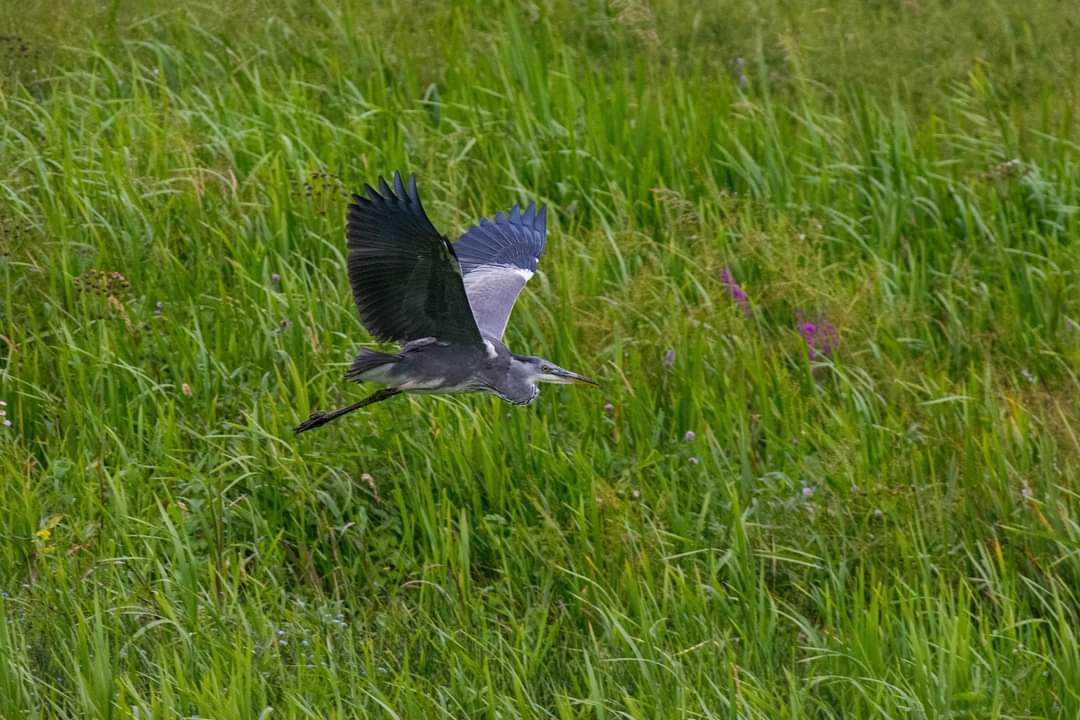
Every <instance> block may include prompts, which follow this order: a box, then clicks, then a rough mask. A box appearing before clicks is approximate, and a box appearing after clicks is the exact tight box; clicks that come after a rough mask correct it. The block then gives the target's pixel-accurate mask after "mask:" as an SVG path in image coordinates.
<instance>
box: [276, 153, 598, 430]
mask: <svg viewBox="0 0 1080 720" xmlns="http://www.w3.org/2000/svg"><path fill="white" fill-rule="evenodd" d="M366 191H367V197H362V196H360V195H353V200H352V202H351V203H350V204H349V213H348V218H347V223H346V238H347V240H348V243H347V244H348V250H349V256H348V265H349V283H350V284H351V285H352V291H353V298H354V299H355V300H356V307H357V308H358V309H359V311H360V320H361V322H362V323H363V324H364V327H366V328H367V329H368V332H370V333H371V334H372V335H373V336H374V337H375V338H376V339H377V340H380V341H383V342H396V343H399V345H400V350H399V351H398V352H396V353H383V352H376V351H374V350H367V349H364V350H361V351H360V354H359V355H357V356H356V359H355V360H353V362H352V366H351V367H350V368H349V370H348V372H346V373H345V378H346V379H348V380H351V381H353V382H358V383H359V382H375V383H380V384H382V385H386V386H387V387H384V388H382V389H380V390H377V391H375V392H374V393H372V394H371V395H369V396H368V397H366V398H364V399H363V400H360V401H359V402H356V403H353V404H352V405H347V406H345V407H343V408H339V409H337V410H332V411H329V412H316V413H313V414H312V415H311V416H310V417H308V419H307V420H305V421H304V422H302V423H300V425H298V426H297V427H296V432H298V433H301V432H304V431H305V430H310V429H312V428H316V427H319V426H320V425H325V424H326V423H328V422H330V421H331V420H335V419H337V418H339V417H341V416H342V415H345V414H347V413H351V412H352V411H354V410H359V409H360V408H362V407H365V406H367V405H371V404H372V403H377V402H380V401H382V400H386V399H387V398H391V397H393V396H395V395H399V394H401V393H418V394H429V395H435V394H451V393H465V392H476V391H479V392H488V393H492V394H494V395H498V396H499V397H501V398H502V399H503V400H505V401H506V402H508V403H511V404H513V405H528V404H529V403H531V402H533V401H534V400H536V398H537V396H539V395H540V389H539V388H538V387H537V384H538V383H542V382H546V383H558V384H567V383H584V384H587V385H596V384H597V383H596V381H594V380H590V379H589V378H587V377H584V376H582V375H578V374H577V373H573V372H570V371H569V370H565V369H563V368H561V367H559V366H558V365H556V364H555V363H553V362H551V361H550V360H545V359H543V358H539V357H533V356H530V355H515V354H513V353H512V352H510V350H508V349H507V347H506V345H504V344H503V341H502V337H503V332H504V331H505V330H506V322H507V320H509V318H510V311H511V310H512V309H513V307H514V302H515V301H516V300H517V297H518V294H519V293H520V292H521V289H522V288H523V287H525V283H526V282H528V280H529V278H530V277H532V275H533V272H534V271H535V270H536V263H537V262H538V261H539V260H540V256H541V255H543V254H544V240H545V237H546V235H547V209H546V208H541V209H540V210H539V211H537V209H536V205H535V204H530V205H529V206H528V207H527V208H525V211H524V212H522V211H521V209H520V208H519V207H518V206H516V205H515V206H514V207H513V208H512V209H511V210H510V212H509V213H502V212H500V213H499V214H497V215H496V216H495V219H494V220H489V219H487V218H484V219H482V220H481V221H480V223H479V224H477V225H474V226H473V227H471V228H469V229H468V230H467V231H465V234H464V235H462V236H461V237H460V238H458V240H457V242H455V243H453V244H451V243H450V241H449V240H448V239H447V238H445V237H444V236H442V235H440V234H439V231H438V230H436V229H435V227H434V226H433V225H432V224H431V221H430V220H428V217H427V215H426V214H425V213H424V208H423V206H421V204H420V196H419V195H418V194H417V191H416V175H415V174H414V175H410V176H409V187H408V189H406V188H405V186H404V185H403V183H402V181H401V174H400V173H395V174H394V187H393V188H392V189H391V188H390V186H389V185H388V184H387V183H386V180H384V179H383V178H381V177H380V178H379V190H378V191H376V190H375V189H374V188H372V187H371V186H370V185H369V186H366Z"/></svg>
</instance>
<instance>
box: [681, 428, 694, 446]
mask: <svg viewBox="0 0 1080 720" xmlns="http://www.w3.org/2000/svg"><path fill="white" fill-rule="evenodd" d="M696 437H697V435H695V434H694V431H693V430H687V431H686V434H685V435H683V436H682V439H683V442H688V443H691V442H694V438H696Z"/></svg>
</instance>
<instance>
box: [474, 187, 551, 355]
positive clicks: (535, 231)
mask: <svg viewBox="0 0 1080 720" xmlns="http://www.w3.org/2000/svg"><path fill="white" fill-rule="evenodd" d="M546 239H547V208H541V209H540V210H539V211H537V209H536V205H535V204H533V203H530V204H529V206H528V207H527V208H525V212H524V213H523V212H522V211H521V208H519V207H518V206H517V205H515V206H514V207H512V208H511V209H510V211H509V213H503V212H500V213H498V214H497V215H496V216H495V219H494V220H489V219H487V218H483V219H482V220H480V222H479V223H478V224H477V225H474V226H473V227H471V228H469V229H468V230H466V231H465V233H464V234H463V235H462V236H461V237H460V238H458V241H457V242H456V243H454V251H455V252H456V253H457V257H458V260H459V261H460V262H461V270H462V273H463V274H464V279H465V292H466V294H467V295H468V298H469V305H470V306H471V307H472V313H473V316H474V317H475V318H476V324H477V326H478V327H479V328H480V332H481V333H482V334H483V335H487V336H491V337H495V338H501V337H502V336H503V333H504V332H505V331H506V323H507V322H508V321H509V319H510V313H511V311H512V310H513V309H514V303H515V302H517V298H518V295H519V294H520V293H521V289H522V288H523V287H525V283H526V282H528V280H529V278H531V277H532V275H533V273H534V272H535V271H536V265H537V263H538V262H539V261H540V258H541V257H542V256H543V254H544V245H545V242H546Z"/></svg>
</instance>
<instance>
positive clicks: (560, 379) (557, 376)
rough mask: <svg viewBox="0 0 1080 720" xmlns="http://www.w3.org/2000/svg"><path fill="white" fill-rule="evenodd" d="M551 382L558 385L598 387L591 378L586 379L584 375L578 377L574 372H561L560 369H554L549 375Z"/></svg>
mask: <svg viewBox="0 0 1080 720" xmlns="http://www.w3.org/2000/svg"><path fill="white" fill-rule="evenodd" d="M550 377H551V382H553V383H557V384H559V385H569V384H571V383H578V384H580V385H599V384H600V383H598V382H596V381H595V380H593V379H592V378H587V377H585V376H584V375H578V374H577V373H575V372H570V371H569V370H563V369H562V368H554V369H552V371H551V373H550Z"/></svg>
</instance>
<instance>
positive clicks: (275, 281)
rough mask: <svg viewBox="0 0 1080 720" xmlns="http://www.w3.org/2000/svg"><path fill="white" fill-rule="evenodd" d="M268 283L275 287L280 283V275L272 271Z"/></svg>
mask: <svg viewBox="0 0 1080 720" xmlns="http://www.w3.org/2000/svg"><path fill="white" fill-rule="evenodd" d="M270 283H271V284H272V285H273V286H274V287H275V288H276V287H277V286H278V285H280V284H281V276H280V275H278V274H277V273H274V274H273V275H271V276H270Z"/></svg>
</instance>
